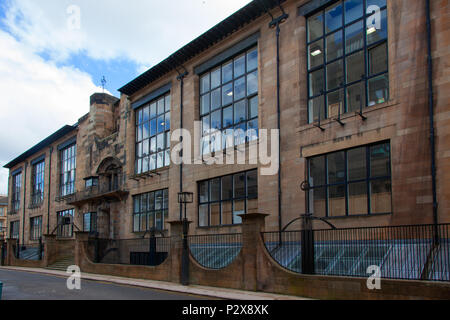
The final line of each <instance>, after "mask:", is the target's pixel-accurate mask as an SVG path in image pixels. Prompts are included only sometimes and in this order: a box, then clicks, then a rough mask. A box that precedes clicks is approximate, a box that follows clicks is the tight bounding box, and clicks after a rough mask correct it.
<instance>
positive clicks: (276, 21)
mask: <svg viewBox="0 0 450 320" xmlns="http://www.w3.org/2000/svg"><path fill="white" fill-rule="evenodd" d="M279 7H280V9H281V12H282V14H281V16H279V17H278V18H274V17H273V16H272V15H271V14H270V13H269V11H267V12H268V13H269V15H270V16H271V18H272V21H271V22H270V23H269V28H271V29H272V28H275V29H276V33H275V34H276V39H277V129H278V132H280V128H281V126H280V118H281V108H280V32H281V30H280V24H282V23H283V22H285V21H286V20H287V19H288V17H289V15H288V14H287V13H285V12H284V9H283V7H281V5H279ZM282 228H283V225H282V218H281V134H280V135H279V140H278V230H279V231H280V237H281V230H282Z"/></svg>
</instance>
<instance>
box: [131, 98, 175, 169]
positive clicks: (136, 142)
mask: <svg viewBox="0 0 450 320" xmlns="http://www.w3.org/2000/svg"><path fill="white" fill-rule="evenodd" d="M161 100H162V101H164V111H163V112H162V113H158V102H159V101H161ZM153 104H155V106H156V113H155V115H154V116H153V117H152V115H151V106H152V105H153ZM167 104H168V106H167ZM145 109H148V119H147V120H146V121H144V116H142V122H139V120H140V119H139V118H140V117H139V114H140V113H141V112H143V110H145ZM171 112H172V96H171V91H168V92H164V93H162V94H161V95H158V96H157V97H155V98H154V99H152V100H150V101H149V102H148V103H145V104H144V105H142V106H140V107H138V108H136V109H135V110H134V115H135V124H134V130H135V139H134V173H135V174H136V175H141V174H145V173H148V172H156V171H158V170H163V169H167V168H169V167H170V164H171V159H170V156H171V154H170V153H171V152H170V151H171V141H170V132H171V127H172V113H171ZM167 115H168V116H169V125H168V126H167V120H166V119H167ZM160 117H164V120H163V121H164V125H163V126H164V130H163V131H162V132H159V133H158V127H159V123H158V119H159V118H160ZM152 121H155V125H156V131H155V134H154V135H152V133H151V131H152V128H151V123H152ZM146 123H148V130H149V132H148V136H147V137H146V138H144V135H143V132H144V130H142V135H141V139H140V140H139V130H140V126H144V125H145V124H146ZM160 135H163V136H164V141H163V144H164V147H163V148H162V150H158V136H160ZM152 139H154V140H155V148H156V152H151V142H152ZM146 141H147V143H148V154H144V143H145V142H146ZM139 145H141V146H139ZM139 147H141V148H142V151H139V150H138V148H139ZM139 152H141V154H142V156H139ZM161 152H162V155H163V165H162V166H161V167H158V154H159V153H161ZM167 152H168V156H169V160H168V161H167V159H166V157H167ZM153 155H155V168H154V169H151V157H152V156H153ZM146 158H147V166H148V167H147V168H148V169H147V170H146V171H144V170H143V163H144V159H146ZM139 162H141V163H140V166H139ZM139 168H140V170H139Z"/></svg>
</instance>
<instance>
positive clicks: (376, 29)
mask: <svg viewBox="0 0 450 320" xmlns="http://www.w3.org/2000/svg"><path fill="white" fill-rule="evenodd" d="M376 19H377V15H376V14H373V15H372V16H370V17H368V18H367V32H366V33H367V45H371V44H372V43H375V42H377V41H380V40H384V39H387V31H388V30H387V11H386V10H383V11H381V22H380V23H379V24H377V20H376Z"/></svg>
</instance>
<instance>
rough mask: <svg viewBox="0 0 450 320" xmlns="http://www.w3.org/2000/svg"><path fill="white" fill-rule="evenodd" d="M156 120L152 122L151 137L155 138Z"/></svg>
mask: <svg viewBox="0 0 450 320" xmlns="http://www.w3.org/2000/svg"><path fill="white" fill-rule="evenodd" d="M156 129H157V127H156V119H153V120H152V121H150V136H154V135H155V134H156Z"/></svg>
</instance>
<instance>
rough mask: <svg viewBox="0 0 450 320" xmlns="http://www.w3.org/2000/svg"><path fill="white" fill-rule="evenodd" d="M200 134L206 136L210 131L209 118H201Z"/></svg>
mask: <svg viewBox="0 0 450 320" xmlns="http://www.w3.org/2000/svg"><path fill="white" fill-rule="evenodd" d="M202 128H203V129H202V132H203V135H205V134H208V133H209V131H210V124H209V116H206V117H203V118H202Z"/></svg>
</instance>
